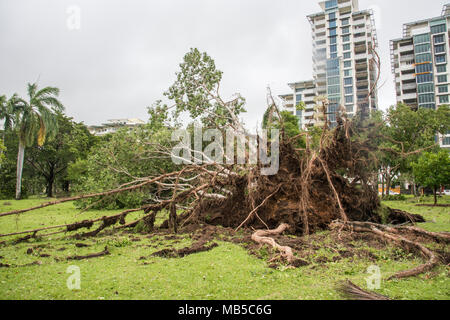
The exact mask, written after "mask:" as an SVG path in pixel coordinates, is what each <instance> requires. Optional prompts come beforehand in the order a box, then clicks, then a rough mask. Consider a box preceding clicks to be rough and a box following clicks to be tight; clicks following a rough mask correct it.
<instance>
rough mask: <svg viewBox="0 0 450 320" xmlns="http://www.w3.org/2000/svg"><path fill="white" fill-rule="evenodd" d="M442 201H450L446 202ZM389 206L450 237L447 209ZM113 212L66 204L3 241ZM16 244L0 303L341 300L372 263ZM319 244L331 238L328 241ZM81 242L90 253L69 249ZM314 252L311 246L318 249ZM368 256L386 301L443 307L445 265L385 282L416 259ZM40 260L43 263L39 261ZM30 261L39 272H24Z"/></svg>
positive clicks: (142, 241) (394, 253)
mask: <svg viewBox="0 0 450 320" xmlns="http://www.w3.org/2000/svg"><path fill="white" fill-rule="evenodd" d="M46 201H48V199H29V200H22V201H13V200H10V201H0V212H6V211H10V210H13V209H20V208H26V207H30V206H34V205H37V204H39V203H42V202H46ZM441 202H442V203H444V202H447V203H450V197H447V198H445V199H441ZM386 204H387V205H389V206H391V207H393V208H398V209H402V210H406V211H409V212H412V213H419V214H423V215H424V216H425V218H426V219H427V220H429V221H430V222H427V223H424V224H421V225H420V227H423V228H425V229H427V230H432V231H450V221H449V217H450V214H449V209H448V208H424V207H416V206H415V203H414V200H413V199H408V200H406V201H391V202H386ZM115 212H119V211H89V212H87V213H83V214H81V215H79V210H77V209H76V208H75V207H74V206H73V203H65V204H61V205H59V206H56V207H47V208H44V209H40V210H38V211H36V212H28V213H23V214H21V215H20V216H18V217H16V216H8V217H3V218H0V234H4V233H10V232H15V231H22V230H28V229H33V228H38V227H41V226H44V225H53V224H65V223H72V222H76V221H81V220H85V219H89V218H93V217H102V216H105V215H111V214H114V213H115ZM138 215H139V214H135V216H138ZM132 218H133V217H131V218H128V219H129V220H128V221H131V219H132ZM324 234H325V235H326V234H327V232H324ZM18 237H20V236H15V237H11V238H0V242H1V241H6V243H4V244H3V245H0V256H1V258H0V263H3V264H9V265H11V267H9V268H6V267H0V299H225V300H228V299H269V300H271V299H273V300H280V299H292V300H303V299H314V300H315V299H324V300H327V299H342V297H341V296H340V295H339V294H338V292H337V291H336V285H337V284H338V283H339V281H342V280H346V279H349V280H351V281H353V282H354V283H356V284H357V285H359V286H361V287H363V288H366V280H365V279H366V278H367V277H368V276H369V275H370V274H368V273H367V268H368V267H369V266H371V265H373V264H374V262H372V261H370V260H368V259H364V258H357V257H353V258H347V259H342V260H339V261H336V262H329V263H326V264H319V263H316V262H315V260H312V261H309V262H310V263H311V264H310V265H308V266H305V267H301V268H298V269H294V270H292V269H287V268H283V267H281V268H279V269H271V268H268V263H267V262H266V261H264V260H262V259H258V258H256V257H255V256H253V255H250V254H249V253H248V252H247V250H246V249H244V248H242V247H241V246H239V245H236V244H232V243H229V242H218V243H219V246H218V247H217V248H215V249H213V250H211V251H207V252H203V253H197V254H193V255H189V256H186V257H184V258H177V259H165V258H160V257H153V256H151V254H152V253H153V252H156V251H159V250H161V249H164V248H166V247H167V246H168V245H171V246H173V247H175V248H182V247H185V246H186V245H189V244H190V243H191V240H190V239H189V238H188V237H187V236H184V237H183V238H182V239H179V240H168V239H166V238H165V237H164V236H163V235H143V234H138V233H115V234H111V233H107V232H106V233H103V234H100V235H99V236H98V237H95V238H89V239H87V240H82V241H81V240H75V239H69V238H65V237H64V236H61V235H55V236H54V237H53V238H42V239H36V240H30V241H29V242H22V243H18V244H12V241H13V240H14V239H17V238H18ZM323 241H324V242H327V241H332V240H331V238H330V239H327V238H325V240H323ZM80 243H83V244H87V245H89V247H82V248H79V247H77V246H75V244H80ZM321 244H323V243H317V245H318V246H321ZM354 245H355V246H358V247H363V248H364V247H365V246H366V244H365V243H364V242H361V241H355V243H354ZM105 246H108V249H109V251H110V252H111V254H110V255H107V256H103V257H99V258H93V259H89V260H81V261H67V260H66V258H67V257H68V256H74V255H87V254H90V253H94V252H100V251H102V250H103V249H104V247H105ZM29 248H33V252H32V253H31V254H27V250H28V249H29ZM366 249H367V250H368V251H371V252H373V253H374V254H376V255H377V257H378V260H377V261H376V262H375V263H376V265H377V266H379V267H380V269H381V273H382V276H383V281H382V283H381V288H380V289H379V290H377V292H379V293H381V294H384V295H387V296H389V297H391V298H393V299H445V300H450V278H449V270H448V267H445V266H441V267H438V268H435V269H434V270H432V271H431V272H428V273H426V274H423V275H420V276H418V277H414V278H410V279H404V280H393V281H387V280H385V279H387V278H388V277H389V276H391V275H392V274H394V273H395V272H398V271H401V270H404V269H409V268H412V267H415V266H417V265H419V264H421V263H423V260H421V259H420V258H416V257H414V256H412V255H411V254H409V253H406V252H404V251H403V250H401V249H398V248H395V247H391V246H389V247H387V248H386V249H383V250H377V249H375V248H370V247H367V248H366ZM261 250H265V249H261ZM42 254H44V256H45V255H49V257H41V256H40V255H42ZM316 254H317V256H324V257H329V258H332V257H333V255H334V254H335V252H333V251H332V250H329V249H327V248H326V247H325V246H324V247H322V248H321V249H320V250H318V251H317V253H316ZM330 260H332V259H330ZM36 261H39V263H40V264H35V265H30V266H23V265H26V264H30V263H34V262H36ZM69 266H77V267H79V268H80V272H81V290H75V291H71V290H69V289H68V287H67V279H68V278H69V277H70V276H71V274H69V273H67V268H68V267H69Z"/></svg>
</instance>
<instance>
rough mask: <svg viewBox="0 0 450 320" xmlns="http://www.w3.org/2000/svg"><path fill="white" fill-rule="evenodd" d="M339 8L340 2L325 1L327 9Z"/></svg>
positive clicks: (333, 0)
mask: <svg viewBox="0 0 450 320" xmlns="http://www.w3.org/2000/svg"><path fill="white" fill-rule="evenodd" d="M337 6H338V0H328V1H325V9H331V8H335V7H337Z"/></svg>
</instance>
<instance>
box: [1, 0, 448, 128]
mask: <svg viewBox="0 0 450 320" xmlns="http://www.w3.org/2000/svg"><path fill="white" fill-rule="evenodd" d="M318 2H319V1H316V0H277V1H276V0H145V1H144V0H127V1H125V0H84V1H79V0H70V1H66V0H0V94H7V95H8V96H10V95H12V94H13V93H15V92H17V93H19V94H21V95H24V94H25V87H26V83H27V82H34V81H36V80H38V79H39V85H40V86H56V87H59V88H60V89H61V96H60V98H61V101H62V102H63V103H64V105H65V106H66V110H67V113H68V114H69V115H70V116H73V117H74V118H75V120H77V121H84V122H85V123H86V124H88V125H89V124H99V123H102V122H104V121H106V120H108V119H114V118H141V119H143V120H147V118H148V116H147V112H146V107H147V106H149V105H151V104H152V103H153V102H154V101H156V100H158V99H162V98H163V92H164V91H165V90H167V88H168V87H169V86H170V85H171V84H172V83H173V81H174V79H175V72H176V71H177V70H178V65H179V63H180V62H181V61H182V58H183V56H184V54H185V53H186V52H188V51H189V48H191V47H197V48H199V49H200V50H201V51H206V52H208V54H209V55H210V56H212V57H213V58H214V60H215V61H216V65H217V67H218V68H219V69H220V70H222V71H223V72H224V78H223V85H222V87H223V94H224V95H225V96H230V95H232V94H233V93H235V92H239V93H241V94H242V95H243V96H244V97H245V98H246V99H247V110H248V113H247V114H246V115H244V116H243V118H244V121H245V123H246V125H247V126H248V127H252V128H253V127H255V125H256V124H257V123H258V122H260V121H261V118H262V115H263V113H264V110H265V106H266V88H267V86H268V85H270V86H271V88H272V91H273V92H274V94H277V95H278V94H282V93H287V92H288V91H289V88H288V86H287V83H289V82H294V81H299V80H308V79H310V78H312V44H311V27H310V25H309V22H308V21H307V19H306V16H307V15H308V14H312V13H316V12H319V11H320V7H319V5H318ZM444 3H445V2H444V1H439V0H428V1H423V0H395V1H394V0H360V9H367V8H373V9H374V10H375V13H376V20H377V29H378V40H379V45H380V48H379V53H380V55H381V58H382V77H381V82H380V83H384V85H383V87H382V88H381V90H380V92H379V104H380V107H381V108H382V109H386V108H387V107H388V106H389V105H392V104H394V103H395V91H394V83H393V77H392V75H391V67H390V52H389V40H390V39H393V38H399V37H400V36H401V34H402V24H403V23H405V22H410V21H414V20H417V19H424V18H429V17H435V16H439V15H440V14H441V9H442V6H443V4H444ZM73 6H75V8H79V9H80V10H81V12H80V13H81V14H80V17H81V20H80V22H81V23H80V28H79V29H77V28H76V27H77V25H76V19H73V17H74V16H73V14H74V13H75V11H73V10H72V9H71V8H73ZM68 22H69V24H68ZM74 23H75V24H74ZM68 26H72V28H69V27H68ZM73 27H75V29H73Z"/></svg>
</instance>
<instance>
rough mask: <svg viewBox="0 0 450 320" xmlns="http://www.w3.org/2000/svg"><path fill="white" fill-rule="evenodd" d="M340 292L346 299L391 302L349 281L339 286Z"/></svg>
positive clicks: (387, 298)
mask: <svg viewBox="0 0 450 320" xmlns="http://www.w3.org/2000/svg"><path fill="white" fill-rule="evenodd" d="M337 290H338V292H340V293H341V294H342V295H343V296H344V297H346V298H348V299H350V300H391V299H390V298H389V297H386V296H383V295H381V294H378V293H376V292H369V291H366V290H364V289H362V288H360V287H358V286H357V285H356V284H354V283H353V282H351V281H350V280H347V281H345V282H343V283H341V284H339V286H338V288H337Z"/></svg>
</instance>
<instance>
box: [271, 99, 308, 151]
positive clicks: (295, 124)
mask: <svg viewBox="0 0 450 320" xmlns="http://www.w3.org/2000/svg"><path fill="white" fill-rule="evenodd" d="M271 109H272V107H269V108H267V110H266V112H265V113H264V116H263V122H262V127H263V129H266V130H270V129H272V128H273V129H281V123H283V126H284V130H285V133H286V136H287V137H288V138H294V137H299V135H300V134H301V130H300V125H299V119H298V117H297V116H295V115H293V114H292V113H290V112H289V111H281V112H280V116H281V121H280V116H278V114H277V113H276V112H275V113H273V114H272V116H271V117H269V114H270V112H271ZM269 118H270V119H269ZM269 133H270V132H269ZM297 141H299V143H298V147H304V146H305V142H304V138H303V137H299V138H298V139H297Z"/></svg>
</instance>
